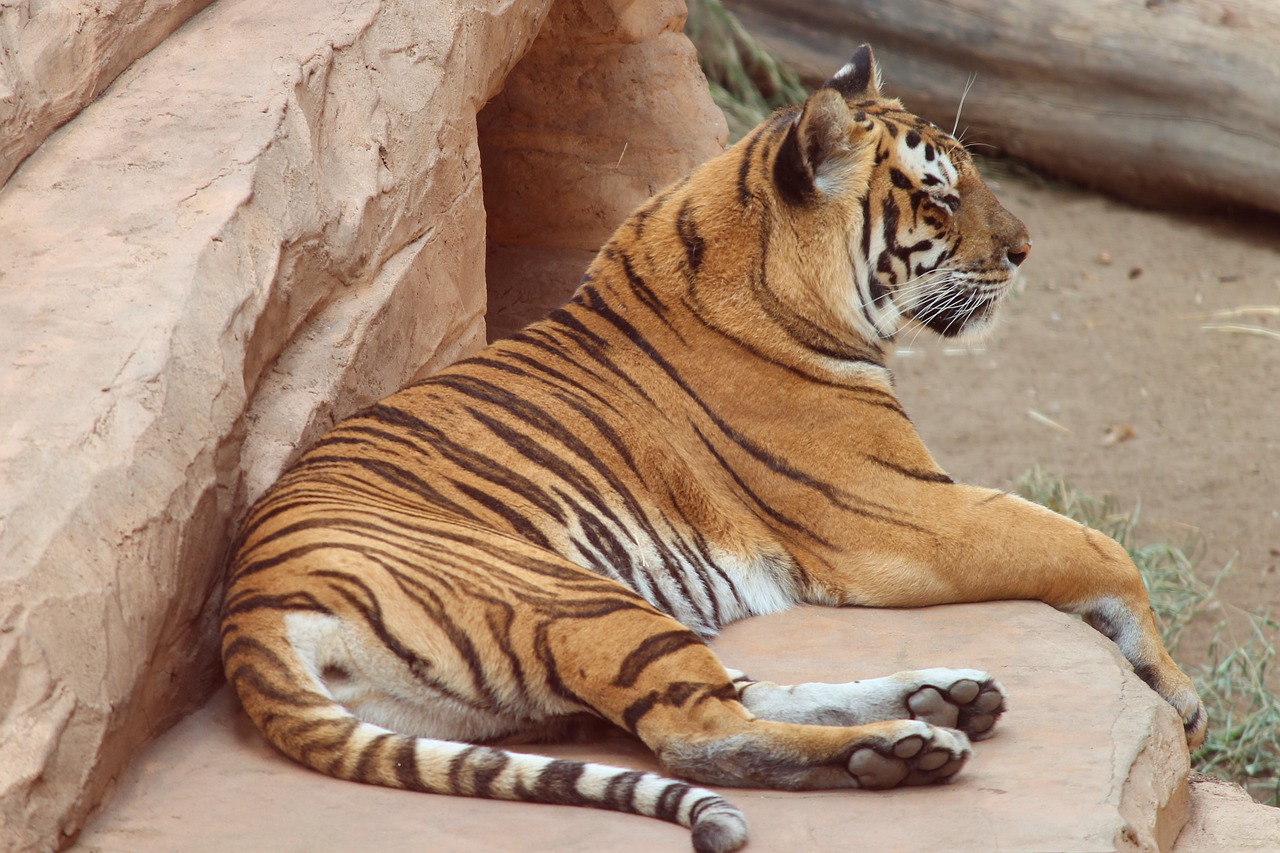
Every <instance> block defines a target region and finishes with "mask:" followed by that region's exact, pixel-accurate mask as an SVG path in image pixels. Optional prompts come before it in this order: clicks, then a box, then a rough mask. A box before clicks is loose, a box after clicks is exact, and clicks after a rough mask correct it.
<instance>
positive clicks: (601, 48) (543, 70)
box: [479, 0, 728, 338]
mask: <svg viewBox="0 0 1280 853" xmlns="http://www.w3.org/2000/svg"><path fill="white" fill-rule="evenodd" d="M684 16H685V9H684V3H683V0H658V2H648V3H634V2H633V3H622V2H607V1H606V0H562V2H559V3H557V4H556V6H555V7H554V8H553V9H552V11H551V14H550V16H549V17H548V19H547V22H546V24H545V25H544V26H543V29H542V32H541V33H540V34H539V36H538V40H537V42H535V43H534V45H533V47H532V48H531V49H530V51H529V53H528V54H527V55H526V56H525V58H524V59H523V60H521V62H520V65H519V67H517V68H516V70H515V71H514V72H513V73H512V74H511V76H510V77H508V78H507V81H506V84H505V85H504V87H503V90H502V93H501V94H499V95H498V96H497V97H496V98H494V99H493V100H492V101H491V102H490V103H489V105H488V106H486V107H485V109H484V111H483V112H481V114H480V118H479V124H480V152H481V158H482V161H483V163H484V197H485V208H486V210H487V211H488V216H489V219H488V225H489V232H488V233H489V256H488V277H489V295H490V314H489V318H488V321H489V335H490V338H495V337H502V336H504V335H506V334H508V333H510V332H512V331H514V330H515V329H518V328H520V327H521V326H523V325H524V324H525V323H526V322H528V320H530V319H534V318H536V317H540V316H542V315H544V314H546V313H547V311H548V310H549V309H551V308H554V307H556V306H557V305H559V304H560V303H561V302H563V301H564V300H565V299H566V298H567V297H568V296H569V294H570V293H571V292H572V291H573V289H574V288H575V287H577V285H578V281H579V280H580V279H581V278H582V273H583V271H584V270H585V269H586V267H587V264H589V263H590V262H591V259H592V258H593V257H594V256H595V252H596V249H598V248H599V247H600V244H601V243H603V242H604V241H605V240H606V239H608V237H609V235H610V234H611V233H613V230H614V229H615V228H616V227H617V226H618V224H619V223H620V222H621V221H622V220H623V218H625V217H626V216H627V214H629V213H630V212H631V211H632V210H633V209H635V208H636V207H637V206H639V204H640V202H642V201H644V200H645V199H646V198H648V197H649V196H650V195H652V194H653V193H654V192H656V191H657V190H660V189H662V187H663V186H665V185H666V184H668V183H670V182H671V181H673V180H675V179H676V178H678V177H680V176H682V175H684V174H685V173H686V172H688V171H689V170H690V169H692V168H693V167H694V166H695V165H697V164H698V163H701V162H702V161H704V160H706V159H707V158H709V157H711V156H713V155H715V154H718V153H719V152H720V150H721V148H722V147H723V146H724V143H725V139H726V138H727V133H728V132H727V129H726V128H725V124H724V116H723V115H722V114H721V113H720V111H719V110H718V109H716V107H715V105H714V104H713V103H712V102H711V100H710V99H709V98H708V97H706V96H704V95H703V94H702V93H697V96H696V97H695V96H693V95H692V94H691V92H690V90H689V86H688V83H687V81H688V80H689V79H691V78H701V75H702V72H701V71H700V70H699V69H698V64H697V56H696V54H695V52H694V49H693V45H691V44H690V43H689V40H688V39H686V38H685V37H684V36H683V35H682V34H681V32H680V29H681V27H682V26H683V25H684ZM584 199H585V200H588V201H587V202H586V203H584Z"/></svg>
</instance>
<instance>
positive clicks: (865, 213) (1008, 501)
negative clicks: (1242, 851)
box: [222, 48, 1205, 853]
mask: <svg viewBox="0 0 1280 853" xmlns="http://www.w3.org/2000/svg"><path fill="white" fill-rule="evenodd" d="M879 81H880V74H879V69H878V67H877V66H876V64H875V60H874V57H873V56H872V55H871V50H870V48H862V49H859V50H858V51H857V52H856V53H855V54H854V56H853V59H852V60H851V61H850V62H849V64H848V65H847V66H845V67H844V68H842V69H841V70H840V71H839V72H838V73H837V74H836V75H835V76H834V77H833V78H832V79H831V81H830V82H829V83H828V84H827V85H826V86H824V87H823V88H822V89H820V90H819V91H818V92H816V93H814V94H813V95H812V96H811V97H810V98H809V99H808V100H807V101H806V102H805V104H804V105H803V106H800V107H796V108H794V109H790V110H782V111H779V112H777V113H775V114H774V115H773V116H772V117H770V118H769V119H767V120H766V121H765V122H764V123H762V124H761V125H760V127H758V128H757V129H756V130H755V131H754V132H753V133H752V134H750V135H749V136H748V137H747V138H746V139H745V140H743V142H741V143H740V144H739V145H737V146H735V147H734V148H732V149H730V150H729V151H726V152H725V153H724V154H723V155H721V156H719V157H716V158H714V159H712V160H711V161H709V162H708V163H706V164H704V165H703V166H702V167H700V168H699V169H697V170H696V171H695V172H694V173H693V174H691V175H690V176H689V177H688V178H686V179H684V180H682V181H679V182H677V183H675V184H673V185H672V186H671V187H669V188H667V189H665V190H663V191H662V192H661V193H659V194H657V195H656V196H654V197H653V198H652V199H650V200H649V201H648V202H647V203H646V204H645V205H643V206H642V207H641V208H640V209H639V210H638V211H637V212H636V213H635V214H634V215H633V216H632V217H631V218H630V219H629V220H628V221H627V222H625V223H624V224H623V225H622V226H621V227H620V228H619V229H618V230H617V232H616V233H615V234H614V236H613V238H612V239H611V240H610V241H609V242H608V244H607V245H606V246H605V247H604V248H602V249H601V251H600V253H599V255H597V257H596V259H595V261H593V263H592V264H591V266H590V268H589V269H588V270H587V273H586V275H585V276H584V277H583V280H582V283H581V285H580V286H579V287H578V290H577V291H576V293H575V294H574V296H573V297H572V299H570V300H569V302H568V303H567V304H565V305H564V306H563V307H561V308H559V309H557V310H556V311H553V312H552V313H551V315H550V316H548V317H547V318H546V319H545V320H542V321H539V322H537V323H534V324H533V325H531V326H529V327H527V328H526V329H524V330H523V331H521V332H519V333H517V334H516V335H515V336H514V337H512V338H510V339H508V340H505V341H499V342H497V343H495V344H493V345H492V346H490V347H489V348H487V349H486V350H484V351H483V352H480V353H477V354H476V355H473V356H471V357H469V358H466V359H463V360H461V361H459V362H457V363H456V364H453V365H451V366H450V367H448V368H445V369H444V370H442V371H440V372H439V373H438V374H436V375H435V376H432V377H430V378H429V379H427V380H424V381H422V382H419V383H416V384H413V385H410V386H409V387H407V388H404V389H402V390H401V391H399V392H398V393H396V394H394V395H392V396H390V397H388V398H386V399H385V400H383V401H381V402H380V403H378V404H375V405H373V406H370V407H369V408H367V409H365V410H364V411H362V412H358V413H356V414H354V415H352V416H350V417H348V418H346V419H344V420H343V421H341V422H340V423H338V424H337V425H335V426H334V428H333V429H332V430H331V431H330V432H329V433H328V434H326V435H325V436H324V437H322V438H321V439H320V440H318V441H317V442H316V443H315V445H314V446H312V447H311V448H310V449H309V450H308V451H307V452H306V453H305V454H303V456H302V457H301V458H300V459H299V460H298V462H297V463H296V464H295V465H294V466H293V467H292V468H291V469H290V470H288V471H287V472H285V473H284V474H283V475H282V476H281V478H280V480H279V481H278V482H277V483H276V484H275V485H274V486H273V487H272V488H271V490H270V491H269V492H268V493H267V494H266V495H264V496H263V497H262V498H261V499H260V500H259V501H258V502H257V503H256V504H255V505H254V507H253V508H252V509H251V510H250V512H249V515H248V517H247V519H246V521H245V523H244V528H243V532H242V534H241V538H240V540H239V541H238V543H237V545H236V547H235V549H234V555H233V558H232V565H231V570H230V578H229V581H228V585H227V595H226V603H225V607H224V610H223V622H222V654H223V661H224V665H225V669H226V673H227V679H228V681H229V682H230V683H231V684H232V685H233V686H234V688H235V690H236V692H237V694H238V695H239V696H240V698H241V700H242V702H243V704H244V707H245V709H246V711H247V712H248V713H249V715H250V717H252V719H253V720H254V722H255V723H256V724H257V725H258V727H259V728H260V729H261V730H262V732H263V733H264V734H265V735H266V737H267V738H268V740H270V741H271V742H272V743H273V744H275V745H276V746H277V747H278V748H279V749H281V750H282V751H283V752H285V753H286V754H288V755H290V756H292V757H293V758H295V759H296V760H298V761H300V762H302V763H304V764H307V765H308V766H311V767H313V768H315V769H317V770H320V771H323V772H326V773H329V774H331V775H334V776H338V777H340V778H346V779H353V780H357V781H361V782H369V783H375V784H381V785H389V786H392V787H399V788H408V789H412V790H417V791H427V792H434V793H443V794H456V795H464V796H476V797H492V798H505V799H516V800H525V801H532V802H550V803H562V804H572V805H592V806H598V807H601V808H608V809H616V810H619V811H625V812H633V813H638V814H644V815H651V816H653V817H656V818H660V819H662V820H668V821H674V822H677V823H680V824H683V825H684V826H687V827H689V828H690V829H691V831H692V840H693V845H694V849H695V850H696V851H698V853H730V851H733V850H737V849H739V848H740V847H742V845H743V844H745V843H746V832H747V830H746V824H745V821H744V820H743V817H742V814H741V813H740V812H739V811H738V810H737V809H736V808H734V807H733V806H732V805H731V804H730V803H728V802H726V801H725V800H724V799H723V798H722V797H721V796H720V795H718V794H716V793H715V792H713V791H710V790H707V789H703V788H698V787H695V786H692V785H690V784H687V783H686V782H682V781H676V780H673V779H668V778H664V777H662V776H660V775H657V774H652V773H643V772H639V771H635V770H626V769H621V768H614V767H605V766H603V765H599V764H593V763H584V762H577V761H563V760H553V759H550V758H542V757H539V756H536V755H529V754H524V753H515V752H508V751H506V750H503V749H501V748H498V747H497V746H495V744H496V743H500V742H509V741H510V740H512V739H521V738H523V739H536V738H550V737H556V736H560V735H563V734H565V733H566V730H567V729H569V728H571V727H574V726H576V725H577V724H579V723H580V722H581V721H582V719H583V718H588V719H590V720H592V721H594V722H595V723H596V724H598V725H608V726H613V727H617V728H620V729H622V730H625V731H627V732H630V733H631V734H633V735H635V736H636V737H637V738H639V739H640V740H642V741H643V742H644V743H645V744H646V745H647V746H648V747H649V748H650V749H651V750H652V751H653V752H654V754H655V755H657V756H658V757H659V759H660V760H661V761H662V763H663V765H664V767H665V768H666V770H667V772H671V773H676V774H679V775H683V776H685V777H686V778H688V779H692V780H695V781H700V782H707V783H714V784H722V785H731V786H740V785H749V786H753V787H772V788H821V787H844V788H849V787H858V788H879V787H892V786H895V785H917V784H928V783H932V782H942V781H946V780H947V779H949V778H951V777H952V776H953V775H955V774H956V773H957V772H959V771H960V769H961V767H962V766H963V765H964V763H965V761H966V760H967V758H968V757H969V755H970V739H971V738H972V739H973V740H980V739H984V738H986V737H988V736H990V735H991V734H992V733H993V732H994V731H995V729H994V728H993V727H994V726H995V725H996V722H997V719H998V717H999V716H1000V714H1001V712H1002V711H1003V708H1004V699H1003V693H1002V691H1001V689H1000V687H999V685H998V684H997V683H996V682H995V681H994V680H993V679H992V678H991V677H990V676H989V675H988V674H987V673H983V672H978V671H975V670H968V669H964V670H925V671H921V672H915V673H907V674H903V675H900V676H896V677H891V678H889V679H879V680H872V681H866V680H864V681H861V682H854V683H851V684H847V685H816V684H815V685H799V686H793V687H786V686H782V685H770V684H764V683H757V682H751V681H750V680H749V679H742V678H738V679H731V678H730V677H729V674H728V673H727V672H726V671H725V669H724V666H723V665H722V664H721V663H720V662H719V661H718V660H717V659H716V656H715V655H714V654H713V653H712V651H711V650H710V649H709V648H708V647H707V645H706V641H707V640H708V639H709V638H711V637H712V636H714V635H715V633H716V631H717V630H718V629H719V628H720V627H721V626H722V625H724V624H726V623H728V622H732V621H735V620H737V619H741V618H745V617H748V616H752V615H756V614H763V613H770V612H774V611H778V610H783V609H786V608H788V607H791V606H792V605H794V604H798V603H802V602H803V603H806V604H810V605H827V606H839V605H846V604H857V605H867V606H885V607H913V606H925V605H932V604H944V603H948V602H955V601H981V600H985V599H1006V598H1009V599H1015V598H1016V599H1034V598H1038V599H1040V600H1042V601H1045V602H1047V603H1049V604H1052V605H1054V606H1055V607H1058V608H1059V609H1062V610H1068V611H1071V612H1076V613H1080V614H1082V615H1083V616H1084V617H1085V619H1086V621H1088V622H1089V624H1091V625H1094V626H1095V627H1097V628H1098V629H1099V630H1100V631H1102V632H1104V633H1106V634H1107V635H1108V636H1110V637H1112V638H1113V639H1114V640H1116V642H1117V643H1118V644H1119V646H1120V650H1121V652H1122V653H1123V654H1124V655H1125V656H1126V657H1127V658H1128V659H1129V660H1130V661H1131V662H1132V663H1133V665H1134V671H1135V672H1136V673H1137V674H1138V676H1139V677H1141V678H1142V679H1143V680H1145V681H1146V682H1147V683H1148V684H1150V685H1151V686H1152V687H1153V688H1155V689H1156V690H1157V691H1159V692H1160V694H1161V695H1162V696H1164V697H1165V698H1166V699H1167V700H1168V701H1169V702H1170V703H1171V704H1172V705H1173V706H1174V707H1175V708H1176V709H1177V710H1178V711H1179V713H1181V714H1182V718H1183V721H1184V722H1183V725H1184V728H1185V729H1186V732H1187V740H1188V742H1189V743H1190V744H1192V745H1195V744H1196V743H1198V742H1199V741H1200V740H1201V739H1203V736H1204V726H1205V719H1204V714H1203V710H1202V708H1201V706H1200V704H1199V700H1198V699H1197V697H1196V695H1195V692H1194V689H1192V687H1191V686H1190V682H1189V680H1187V679H1186V677H1185V676H1184V675H1183V674H1182V673H1181V672H1180V671H1178V669H1177V667H1176V666H1175V665H1174V664H1173V662H1172V660H1171V659H1170V658H1169V657H1168V655H1167V653H1166V652H1165V651H1164V648H1163V646H1162V645H1161V644H1160V640H1159V634H1158V632H1157V630H1156V627H1155V623H1154V619H1153V618H1152V615H1151V608H1150V605H1149V603H1148V601H1147V599H1146V595H1145V589H1144V587H1143V583H1142V579H1141V576H1140V575H1139V574H1138V573H1137V570H1136V569H1135V568H1134V567H1133V565H1132V562H1131V561H1129V560H1128V558H1127V556H1126V555H1125V552H1124V550H1123V548H1121V547H1120V546H1119V545H1118V544H1117V543H1115V542H1114V541H1112V540H1108V539H1105V537H1102V536H1101V535H1100V534H1096V535H1095V534H1085V535H1082V530H1083V528H1080V527H1079V526H1078V525H1076V524H1075V523H1074V522H1071V521H1069V520H1067V519H1065V518H1063V517H1061V516H1058V515H1055V514H1054V513H1051V512H1049V511H1048V510H1045V509H1043V508H1041V507H1034V506H1032V505H1031V504H1028V503H1026V502H1025V501H1021V500H1019V499H1016V498H1012V497H1009V496H1007V495H1004V494H1002V493H999V492H991V491H989V490H985V489H978V488H974V487H971V486H965V485H962V484H958V483H955V482H953V481H952V479H951V478H950V477H949V476H947V474H946V473H945V472H944V471H942V470H941V469H940V468H939V467H938V465H937V463H936V462H935V461H934V459H933V457H932V456H931V455H930V453H929V451H928V450H927V449H926V448H925V446H924V444H923V442H922V441H921V440H920V437H919V435H918V434H917V433H916V432H915V430H914V428H913V426H912V424H911V421H910V419H909V418H908V417H907V415H906V413H905V412H904V410H903V408H902V406H901V405H900V404H899V402H898V400H897V397H896V395H895V392H894V388H893V383H892V381H891V377H890V375H889V371H888V367H887V365H886V356H887V354H888V350H889V348H890V346H891V343H892V340H893V338H894V336H895V335H897V334H898V333H899V332H900V331H901V330H902V329H904V328H908V327H911V326H918V327H922V328H930V329H933V330H934V331H937V332H939V333H940V334H942V335H955V334H960V333H962V332H965V331H968V330H970V329H972V328H975V327H977V326H980V325H981V324H983V323H984V322H986V320H987V319H988V317H989V315H990V312H991V310H992V308H993V307H994V305H995V304H996V303H997V301H998V300H999V298H1000V296H1001V295H1003V293H1004V292H1005V291H1006V290H1007V289H1008V285H1009V281H1010V279H1011V278H1012V276H1013V272H1014V269H1015V268H1016V267H1017V265H1018V264H1019V263H1020V262H1021V260H1022V259H1023V258H1024V257H1025V256H1026V253H1027V250H1028V247H1029V241H1028V238H1027V233H1026V229H1025V228H1024V227H1023V226H1022V224H1021V223H1020V222H1018V220H1017V219H1015V218H1014V217H1013V216H1012V215H1011V214H1010V213H1009V212H1008V211H1006V210H1005V209H1004V208H1003V207H1001V206H1000V204H999V202H997V201H996V200H995V198H994V197H993V196H992V195H991V193H990V192H989V191H988V190H987V188H986V186H985V185H984V184H983V183H982V179H981V178H980V176H979V175H978V173H977V171H976V170H975V168H974V166H973V162H972V161H971V160H970V158H969V157H968V155H967V154H966V153H965V152H964V150H963V148H962V147H961V146H960V145H959V143H957V142H956V141H955V140H954V139H952V138H951V137H950V136H949V135H947V134H945V133H943V132H942V131H940V130H939V129H938V128H936V127H934V126H933V125H931V124H929V123H928V122H926V121H923V120H921V119H920V118H918V117H916V116H914V115H912V114H911V113H908V112H906V111H905V110H904V109H903V108H902V106H901V104H899V103H898V102H897V101H894V100H890V99H887V98H884V97H882V96H881V95H880V91H879V87H880V82H879ZM850 642H871V643H874V642H875V638H874V637H869V638H865V637H851V638H850Z"/></svg>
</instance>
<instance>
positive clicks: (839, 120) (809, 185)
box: [773, 88, 864, 205]
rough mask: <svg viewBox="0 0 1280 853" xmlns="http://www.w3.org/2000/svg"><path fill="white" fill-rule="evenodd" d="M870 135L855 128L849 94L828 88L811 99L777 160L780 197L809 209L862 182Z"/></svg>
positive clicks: (805, 105) (776, 183)
mask: <svg viewBox="0 0 1280 853" xmlns="http://www.w3.org/2000/svg"><path fill="white" fill-rule="evenodd" d="M863 133H864V131H863V130H862V128H861V127H860V126H857V125H855V123H854V121H853V116H852V114H851V113H850V112H849V105H848V104H847V103H845V99H844V96H843V95H841V94H840V93H839V92H837V91H836V90H834V89H828V88H822V89H819V90H818V91H816V92H814V93H813V94H812V95H810V96H809V100H807V101H805V103H804V109H803V110H802V111H801V113H800V116H799V117H798V118H797V119H796V120H795V121H794V122H793V123H792V125H791V127H790V128H789V129H788V130H787V135H786V138H784V139H783V140H782V144H781V145H779V146H778V155H777V157H776V159H774V161H773V179H774V184H775V185H776V186H777V188H778V193H779V194H780V195H781V196H782V197H783V198H784V199H785V200H786V201H788V202H790V203H791V204H796V205H803V204H807V203H809V202H811V201H815V200H817V199H819V198H822V197H825V196H830V195H833V194H835V193H837V192H839V191H840V190H842V189H843V188H844V187H846V186H848V185H849V184H850V183H852V182H854V181H855V180H856V178H857V175H856V172H857V170H858V166H859V164H860V163H861V162H862V160H863V159H864V158H863V157H861V156H860V155H861V152H862V150H863V145H862V144H861V137H862V135H863Z"/></svg>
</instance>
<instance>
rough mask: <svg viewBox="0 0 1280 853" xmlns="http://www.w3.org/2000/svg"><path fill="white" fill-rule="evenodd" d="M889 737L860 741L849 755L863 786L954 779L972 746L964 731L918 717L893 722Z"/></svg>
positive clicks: (852, 771)
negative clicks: (921, 720) (931, 722)
mask: <svg viewBox="0 0 1280 853" xmlns="http://www.w3.org/2000/svg"><path fill="white" fill-rule="evenodd" d="M892 726H893V727H894V729H896V731H894V732H893V733H892V734H891V735H889V736H886V737H879V738H875V739H874V740H873V741H867V742H864V743H862V744H859V745H858V746H857V747H856V748H855V749H854V750H853V752H852V753H850V755H849V763H848V767H849V775H850V776H852V777H853V780H854V783H855V784H856V786H857V787H859V788H896V787H898V786H899V785H929V784H933V783H936V782H947V781H950V779H951V777H952V776H954V775H955V774H956V773H958V772H959V771H960V768H961V767H963V766H964V764H965V762H966V761H968V760H969V756H970V755H971V754H972V750H971V749H970V748H969V739H968V738H967V737H965V734H964V732H959V731H955V730H952V729H943V728H938V727H937V726H931V725H929V724H928V723H922V722H919V721H916V720H904V721H902V722H900V723H894V724H892Z"/></svg>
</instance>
